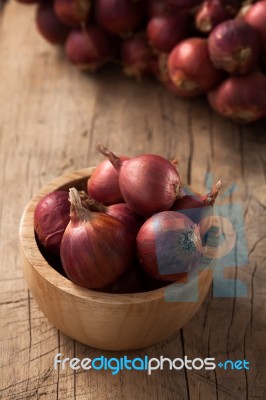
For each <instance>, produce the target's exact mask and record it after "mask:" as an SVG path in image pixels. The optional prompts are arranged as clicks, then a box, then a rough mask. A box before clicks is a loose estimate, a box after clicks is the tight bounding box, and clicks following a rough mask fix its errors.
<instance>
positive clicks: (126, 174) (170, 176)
mask: <svg viewBox="0 0 266 400" xmlns="http://www.w3.org/2000/svg"><path fill="white" fill-rule="evenodd" d="M97 148H98V150H99V151H100V152H101V153H102V154H104V155H105V156H106V157H108V158H109V160H110V161H111V162H112V163H113V165H114V166H115V167H116V168H117V170H118V171H119V187H120V190H121V193H122V196H123V198H124V200H125V202H126V204H127V205H128V207H129V208H130V209H131V210H132V211H134V212H136V213H138V214H140V215H143V216H150V215H152V214H153V213H156V212H159V211H164V210H169V209H170V208H171V206H172V205H173V203H174V201H175V200H176V198H177V197H178V196H179V194H180V177H179V174H178V172H177V170H176V168H175V167H174V166H173V165H172V164H171V163H170V162H169V161H168V160H166V159H165V158H164V157H161V156H159V155H154V154H142V155H139V156H137V157H134V158H131V159H129V160H121V159H120V158H119V157H117V156H115V155H114V154H113V153H112V152H111V151H110V150H108V149H107V148H106V147H104V146H102V145H98V146H97Z"/></svg>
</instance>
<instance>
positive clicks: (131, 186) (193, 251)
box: [34, 145, 221, 293]
mask: <svg viewBox="0 0 266 400" xmlns="http://www.w3.org/2000/svg"><path fill="white" fill-rule="evenodd" d="M97 147H98V150H99V151H100V152H101V153H102V154H103V155H104V156H105V157H106V159H105V160H104V161H103V162H101V163H100V164H99V165H98V166H97V167H96V168H95V169H94V171H93V173H92V175H91V176H90V177H89V179H88V181H87V182H86V188H85V189H86V190H81V189H82V188H80V187H78V188H75V187H71V188H70V189H69V192H68V191H63V190H57V191H54V192H52V193H49V194H48V195H46V196H45V197H43V198H42V199H41V200H40V201H39V202H38V204H37V206H36V208H35V213H34V229H35V233H36V240H37V243H38V245H39V248H40V250H41V252H42V254H43V255H44V257H45V258H46V259H47V261H48V262H49V263H50V264H51V265H52V266H54V267H55V268H57V270H58V271H59V272H61V273H63V274H64V275H65V276H66V277H68V278H69V279H70V280H71V281H72V282H74V283H75V284H77V285H80V286H82V287H85V288H88V289H93V290H100V291H105V292H110V293H135V292H143V291H147V290H153V289H156V288H159V287H162V286H165V285H167V284H169V283H170V282H173V281H177V280H185V281H186V279H188V276H189V275H190V274H197V273H198V272H199V271H200V269H201V267H202V266H203V263H205V264H206V259H208V255H207V254H206V252H205V249H206V243H208V238H206V231H205V230H203V229H201V222H202V221H203V220H205V219H206V218H208V217H210V215H211V214H212V206H213V204H214V202H215V199H216V197H217V195H218V193H219V190H220V187H221V181H219V182H218V183H217V184H216V185H215V186H214V187H213V189H212V190H211V191H210V193H208V194H207V195H206V196H201V195H198V194H195V193H193V192H192V191H191V190H190V189H189V188H188V187H185V186H184V185H183V184H182V183H181V179H180V175H179V173H178V170H177V166H176V163H175V162H173V163H171V162H170V161H168V160H167V159H165V158H164V157H162V156H159V155H154V154H141V155H138V156H136V157H133V158H128V157H118V156H117V155H115V154H114V153H113V152H111V151H110V150H109V149H107V148H106V147H104V146H102V145H98V146H97ZM207 236H208V235H207ZM212 246H213V245H212ZM209 258H210V257H209ZM209 262H211V259H209Z"/></svg>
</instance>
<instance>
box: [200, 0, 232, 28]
mask: <svg viewBox="0 0 266 400" xmlns="http://www.w3.org/2000/svg"><path fill="white" fill-rule="evenodd" d="M229 18H231V14H230V13H229V12H228V11H227V10H226V9H225V7H224V6H223V4H222V3H221V1H220V0H205V1H204V2H203V3H202V5H201V7H200V9H199V10H198V11H197V14H196V27H197V28H198V30H199V31H201V32H206V33H208V32H211V31H212V30H213V28H214V27H215V26H216V25H218V24H219V23H220V22H222V21H225V20H226V19H229Z"/></svg>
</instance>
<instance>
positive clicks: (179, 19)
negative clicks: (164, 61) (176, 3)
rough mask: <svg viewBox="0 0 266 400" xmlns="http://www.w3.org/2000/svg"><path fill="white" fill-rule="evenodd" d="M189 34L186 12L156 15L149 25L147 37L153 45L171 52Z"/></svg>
mask: <svg viewBox="0 0 266 400" xmlns="http://www.w3.org/2000/svg"><path fill="white" fill-rule="evenodd" d="M187 36H188V19H187V16H186V15H185V14H184V13H178V14H174V15H170V14H169V15H164V16H163V15H162V16H156V17H153V18H152V19H150V21H149V23H148V25H147V37H148V40H149V43H150V44H151V46H152V47H153V48H154V49H155V50H157V51H158V52H162V53H169V52H170V51H171V50H172V49H173V48H174V47H175V46H176V45H177V43H179V42H180V41H181V40H183V39H185V38H186V37H187Z"/></svg>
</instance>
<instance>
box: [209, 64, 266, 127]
mask: <svg viewBox="0 0 266 400" xmlns="http://www.w3.org/2000/svg"><path fill="white" fill-rule="evenodd" d="M208 100H209V103H210V105H211V107H212V108H213V109H214V110H215V111H217V112H218V113H219V114H221V115H223V116H224V117H227V118H231V119H233V120H234V121H236V122H239V123H248V122H252V121H256V120H258V119H260V118H263V117H266V76H265V75H263V74H262V73H260V72H258V71H254V72H252V73H250V74H249V75H246V76H243V77H242V76H232V77H229V78H228V79H226V80H225V81H224V82H222V83H221V84H220V86H218V87H217V88H216V89H214V90H213V91H211V92H210V93H209V94H208Z"/></svg>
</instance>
